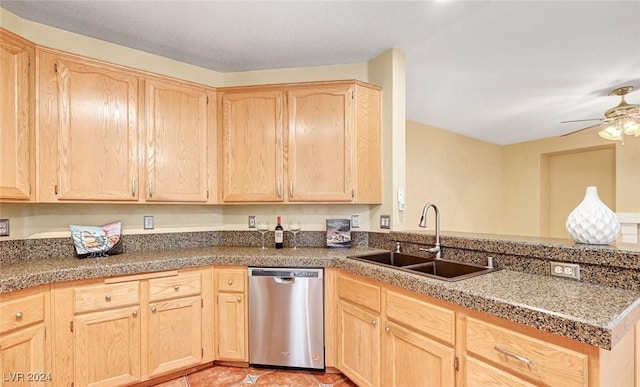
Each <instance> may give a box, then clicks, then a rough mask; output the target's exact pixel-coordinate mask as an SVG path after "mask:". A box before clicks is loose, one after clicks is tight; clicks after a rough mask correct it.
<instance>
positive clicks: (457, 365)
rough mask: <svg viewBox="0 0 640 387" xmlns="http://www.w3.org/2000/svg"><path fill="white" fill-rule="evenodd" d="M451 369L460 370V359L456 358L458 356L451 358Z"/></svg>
mask: <svg viewBox="0 0 640 387" xmlns="http://www.w3.org/2000/svg"><path fill="white" fill-rule="evenodd" d="M453 369H454V370H456V371H460V359H458V356H456V357H454V358H453Z"/></svg>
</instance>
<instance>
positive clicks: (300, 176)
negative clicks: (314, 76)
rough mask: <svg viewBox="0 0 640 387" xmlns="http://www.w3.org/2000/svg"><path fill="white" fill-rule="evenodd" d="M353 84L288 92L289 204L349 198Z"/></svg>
mask: <svg viewBox="0 0 640 387" xmlns="http://www.w3.org/2000/svg"><path fill="white" fill-rule="evenodd" d="M353 97H354V96H353V85H327V86H313V87H300V88H292V89H290V90H289V92H288V107H289V139H288V140H289V141H288V145H289V147H288V152H289V153H288V177H289V182H288V189H287V191H288V197H289V200H290V201H296V202H309V201H322V202H351V201H352V200H353V195H354V192H353V177H352V174H353V162H354V160H353V159H354V138H353V137H354V112H353Z"/></svg>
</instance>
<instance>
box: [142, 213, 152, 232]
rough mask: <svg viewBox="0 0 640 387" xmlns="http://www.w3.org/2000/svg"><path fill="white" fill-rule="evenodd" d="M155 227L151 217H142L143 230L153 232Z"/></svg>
mask: <svg viewBox="0 0 640 387" xmlns="http://www.w3.org/2000/svg"><path fill="white" fill-rule="evenodd" d="M154 227H155V222H154V219H153V216H152V215H147V216H145V217H144V229H145V230H153V229H154Z"/></svg>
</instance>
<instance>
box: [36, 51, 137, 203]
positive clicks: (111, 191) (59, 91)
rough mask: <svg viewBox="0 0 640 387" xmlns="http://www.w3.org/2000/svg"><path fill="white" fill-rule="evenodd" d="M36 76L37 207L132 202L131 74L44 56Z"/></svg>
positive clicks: (68, 58)
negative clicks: (76, 203)
mask: <svg viewBox="0 0 640 387" xmlns="http://www.w3.org/2000/svg"><path fill="white" fill-rule="evenodd" d="M38 74H39V85H38V86H39V95H38V98H39V108H40V112H39V117H38V118H39V126H38V131H39V133H38V136H39V138H38V145H39V152H38V178H39V181H38V201H39V202H57V201H67V200H69V201H137V200H138V189H137V185H138V180H139V179H138V92H139V90H138V89H139V81H138V77H137V75H136V74H135V73H131V72H128V71H126V70H125V69H122V68H118V67H115V66H110V65H107V64H104V63H100V62H97V61H92V60H89V59H84V58H80V57H76V56H70V55H64V54H58V53H55V52H49V51H45V50H39V52H38Z"/></svg>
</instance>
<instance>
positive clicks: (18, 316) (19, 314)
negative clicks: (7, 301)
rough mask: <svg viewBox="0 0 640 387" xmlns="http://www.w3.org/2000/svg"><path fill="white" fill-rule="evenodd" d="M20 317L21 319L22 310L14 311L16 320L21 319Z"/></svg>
mask: <svg viewBox="0 0 640 387" xmlns="http://www.w3.org/2000/svg"><path fill="white" fill-rule="evenodd" d="M21 319H22V312H18V313H16V320H21Z"/></svg>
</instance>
